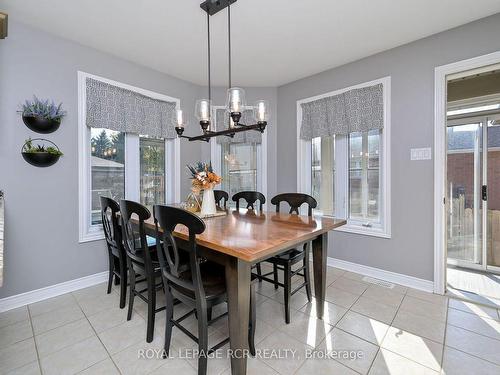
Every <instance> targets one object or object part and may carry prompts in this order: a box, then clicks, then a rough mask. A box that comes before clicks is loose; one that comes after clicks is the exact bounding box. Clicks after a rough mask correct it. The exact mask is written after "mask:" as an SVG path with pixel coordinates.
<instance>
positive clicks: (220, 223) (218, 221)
mask: <svg viewBox="0 0 500 375" xmlns="http://www.w3.org/2000/svg"><path fill="white" fill-rule="evenodd" d="M204 222H205V224H206V229H205V231H204V232H203V233H202V234H200V235H198V236H197V240H196V241H197V246H198V248H199V250H200V255H202V256H203V257H205V258H207V259H209V260H211V261H214V262H217V263H219V264H221V265H223V266H224V267H225V276H226V286H227V298H228V319H229V345H230V353H231V357H230V358H231V373H232V374H234V375H245V374H246V370H247V356H248V323H249V322H248V321H249V313H250V310H249V309H250V282H251V267H252V265H254V264H256V263H258V262H261V261H263V260H265V259H268V258H270V257H272V256H275V255H277V254H280V253H282V252H284V251H287V250H290V249H293V248H298V247H300V246H301V245H303V244H304V243H307V242H310V241H312V254H313V274H314V292H315V298H316V314H317V317H318V318H319V319H321V318H322V317H323V309H324V300H325V288H326V285H325V284H326V261H327V250H328V232H329V231H331V230H333V229H335V228H338V227H340V226H342V225H344V224H346V221H345V220H339V219H334V218H329V217H319V216H317V217H309V216H302V215H295V214H286V213H277V212H269V211H262V212H259V211H253V210H246V209H240V210H228V211H227V215H224V216H218V217H211V218H206V219H204ZM145 224H146V232H147V234H148V235H150V236H156V229H155V224H154V220H153V218H151V219H149V220H147V221H146V223H145ZM174 236H175V237H176V238H177V239H178V240H179V241H186V240H187V239H188V231H187V228H185V227H182V226H178V227H177V228H176V229H175V232H174Z"/></svg>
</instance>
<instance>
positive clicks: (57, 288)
mask: <svg viewBox="0 0 500 375" xmlns="http://www.w3.org/2000/svg"><path fill="white" fill-rule="evenodd" d="M107 280H108V272H107V271H105V272H100V273H96V274H94V275H89V276H85V277H81V278H79V279H75V280H70V281H66V282H63V283H60V284H55V285H51V286H47V287H45V288H41V289H36V290H32V291H30V292H26V293H21V294H16V295H14V296H10V297H6V298H2V299H0V312H4V311H7V310H12V309H15V308H17V307H21V306H26V305H29V304H30V303H35V302H39V301H42V300H45V299H48V298H52V297H57V296H60V295H61V294H65V293H69V292H74V291H75V290H79V289H83V288H88V287H89V286H93V285H97V284H100V283H103V282H106V281H107ZM103 293H105V290H104V289H103Z"/></svg>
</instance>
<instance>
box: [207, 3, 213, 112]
mask: <svg viewBox="0 0 500 375" xmlns="http://www.w3.org/2000/svg"><path fill="white" fill-rule="evenodd" d="M207 36H208V37H207V44H208V48H207V49H208V100H209V111H210V113H209V118H210V120H211V119H212V118H211V117H212V116H211V115H212V108H211V107H212V79H211V78H212V77H211V75H210V74H211V69H210V14H209V13H207Z"/></svg>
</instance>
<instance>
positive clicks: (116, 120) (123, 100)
mask: <svg viewBox="0 0 500 375" xmlns="http://www.w3.org/2000/svg"><path fill="white" fill-rule="evenodd" d="M86 86H87V126H89V127H92V128H105V129H110V130H115V131H120V132H125V133H136V134H142V135H149V136H151V137H158V138H176V133H175V129H174V127H175V121H174V120H175V108H176V103H174V102H165V101H162V100H158V99H153V98H150V97H148V96H145V95H141V94H139V93H137V92H134V91H130V90H126V89H123V88H121V87H117V86H113V85H110V84H107V83H104V82H101V81H97V80H95V79H92V78H87V82H86Z"/></svg>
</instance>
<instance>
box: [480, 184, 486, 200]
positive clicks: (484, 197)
mask: <svg viewBox="0 0 500 375" xmlns="http://www.w3.org/2000/svg"><path fill="white" fill-rule="evenodd" d="M481 195H482V198H483V201H487V200H488V186H487V185H483V186H482V189H481Z"/></svg>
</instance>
